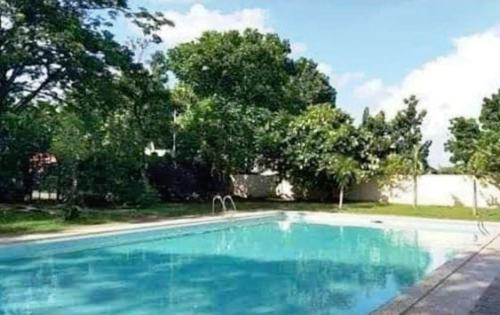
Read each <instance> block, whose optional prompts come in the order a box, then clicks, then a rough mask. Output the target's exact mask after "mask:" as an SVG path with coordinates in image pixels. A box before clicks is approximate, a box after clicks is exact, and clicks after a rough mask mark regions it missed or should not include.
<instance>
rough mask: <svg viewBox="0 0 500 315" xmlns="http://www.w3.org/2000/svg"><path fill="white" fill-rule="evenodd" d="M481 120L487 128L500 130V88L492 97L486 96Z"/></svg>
mask: <svg viewBox="0 0 500 315" xmlns="http://www.w3.org/2000/svg"><path fill="white" fill-rule="evenodd" d="M479 122H480V123H481V127H482V128H483V129H485V130H492V131H497V132H498V131H499V130H500V90H499V91H498V92H497V93H496V94H493V95H492V96H491V97H490V98H487V97H485V98H484V100H483V106H482V108H481V114H480V115H479Z"/></svg>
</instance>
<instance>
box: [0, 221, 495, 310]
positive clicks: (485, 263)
mask: <svg viewBox="0 0 500 315" xmlns="http://www.w3.org/2000/svg"><path fill="white" fill-rule="evenodd" d="M280 213H286V214H287V216H289V217H291V218H292V219H293V218H299V217H304V218H307V220H306V221H308V222H311V223H314V222H315V223H325V222H326V223H327V224H335V225H345V226H363V227H377V228H401V229H418V228H420V229H422V228H440V229H448V228H449V229H459V230H460V229H462V230H464V231H471V230H475V231H480V232H481V234H483V235H484V236H483V237H481V240H480V242H478V243H477V244H474V245H472V246H468V247H466V248H464V250H463V251H462V252H461V254H459V255H458V256H456V257H455V258H453V259H451V260H449V261H448V262H446V263H445V264H443V265H442V266H440V267H438V268H437V269H436V270H434V271H433V272H431V273H430V274H429V275H428V276H427V277H425V278H424V279H423V280H422V281H420V282H419V283H417V284H416V285H415V286H413V287H411V288H409V289H408V290H406V291H405V292H403V293H402V294H401V295H399V296H396V297H395V298H394V299H393V300H391V301H389V302H388V303H387V304H386V305H383V306H382V307H380V308H379V309H377V310H375V311H374V312H372V314H391V315H392V314H471V313H473V314H500V309H499V307H500V223H489V222H488V223H485V224H481V223H478V222H473V221H459V220H440V219H422V218H412V217H400V216H389V215H364V214H344V213H342V214H337V213H322V212H307V211H302V212H297V211H293V212H284V211H255V212H238V213H234V214H226V215H225V216H220V215H219V216H197V217H183V218H175V219H168V220H162V221H157V222H148V223H113V224H102V225H94V226H77V227H72V228H70V229H67V230H64V231H62V232H57V233H48V234H31V235H21V236H9V237H1V236H0V249H1V248H2V246H3V245H11V244H16V243H23V242H39V241H50V240H59V239H71V238H81V237H92V236H95V235H101V234H115V233H127V232H129V231H134V230H143V229H161V228H167V227H181V226H188V225H197V224H206V223H217V222H228V221H231V220H235V221H237V220H239V219H250V218H253V217H255V218H262V217H266V216H276V215H278V214H280ZM437 241H440V240H437ZM495 279H496V280H495Z"/></svg>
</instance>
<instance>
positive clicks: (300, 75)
mask: <svg viewBox="0 0 500 315" xmlns="http://www.w3.org/2000/svg"><path fill="white" fill-rule="evenodd" d="M293 65H294V70H293V73H292V75H291V76H290V82H289V84H288V86H287V88H286V89H287V90H288V91H289V93H290V96H289V101H288V102H289V103H290V104H291V106H293V107H295V110H296V111H299V110H302V109H304V108H305V107H306V106H308V105H313V104H321V103H331V104H335V98H336V94H337V93H336V91H335V89H334V88H333V87H331V86H330V83H329V82H328V81H329V78H328V77H327V76H326V75H325V74H323V73H322V72H320V71H319V70H318V64H317V63H315V62H314V61H313V60H311V59H305V58H300V59H298V60H297V61H294V62H293Z"/></svg>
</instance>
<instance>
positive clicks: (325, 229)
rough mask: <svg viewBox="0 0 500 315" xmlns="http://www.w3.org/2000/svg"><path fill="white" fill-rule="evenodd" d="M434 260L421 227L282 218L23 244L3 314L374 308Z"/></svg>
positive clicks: (9, 271) (7, 252)
mask: <svg viewBox="0 0 500 315" xmlns="http://www.w3.org/2000/svg"><path fill="white" fill-rule="evenodd" d="M179 231H181V232H182V233H179ZM2 251H3V252H2ZM435 260H436V257H434V256H433V254H431V252H430V251H429V250H428V249H426V248H425V247H424V246H421V245H420V243H419V234H418V232H416V231H413V232H401V231H393V230H382V229H373V228H360V227H336V226H327V225H317V224H305V223H293V224H291V225H290V226H283V224H280V223H278V222H277V221H275V220H272V221H270V220H268V221H263V222H257V221H249V222H246V223H241V222H240V223H238V224H232V225H227V224H226V225H220V226H211V227H210V228H209V229H202V228H199V227H198V228H196V229H191V230H190V229H189V228H188V229H186V228H184V229H177V232H176V233H172V232H168V233H167V232H164V231H149V232H139V233H137V232H136V233H128V234H123V235H118V236H113V237H94V238H88V239H85V240H79V241H65V242H50V243H45V244H39V245H32V246H30V247H29V248H28V247H26V246H25V245H17V246H14V247H11V248H4V249H3V250H2V249H1V248H0V314H2V315H7V314H8V315H14V314H16V315H28V314H32V315H68V314H72V315H77V314H92V315H105V314H113V315H115V314H125V315H139V314H144V315H146V314H181V315H184V314H366V313H368V312H369V311H371V310H373V309H375V308H376V307H378V306H380V305H381V304H383V303H384V302H386V301H388V300H389V299H391V298H393V297H394V296H395V295H397V294H398V293H399V292H400V291H401V290H402V289H404V288H406V287H408V286H411V285H412V284H414V283H415V282H417V281H418V280H419V279H421V278H422V277H423V276H424V275H425V274H426V273H428V272H429V271H430V269H432V268H434V267H432V266H434V265H435V264H436V261H435Z"/></svg>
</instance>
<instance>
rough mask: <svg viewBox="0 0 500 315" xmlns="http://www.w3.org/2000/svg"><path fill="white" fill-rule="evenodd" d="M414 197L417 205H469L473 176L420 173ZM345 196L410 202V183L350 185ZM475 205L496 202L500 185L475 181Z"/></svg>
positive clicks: (411, 201)
mask: <svg viewBox="0 0 500 315" xmlns="http://www.w3.org/2000/svg"><path fill="white" fill-rule="evenodd" d="M417 187H418V189H417V191H418V192H417V199H418V203H419V204H421V205H442V206H454V205H463V206H468V207H470V206H472V205H473V200H474V199H473V198H474V193H473V178H472V177H471V176H466V175H422V176H419V177H418V179H417ZM348 197H349V199H351V200H357V201H385V202H389V203H402V204H411V203H413V182H412V180H411V179H400V180H398V181H397V182H395V183H393V184H391V185H386V186H383V187H379V186H378V185H377V184H376V183H375V182H371V183H365V184H361V185H359V186H357V187H354V188H353V189H352V190H351V191H350V192H349V194H348ZM477 201H478V206H479V207H482V208H488V207H496V206H499V205H500V184H493V183H489V182H487V181H480V180H478V185H477Z"/></svg>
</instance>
